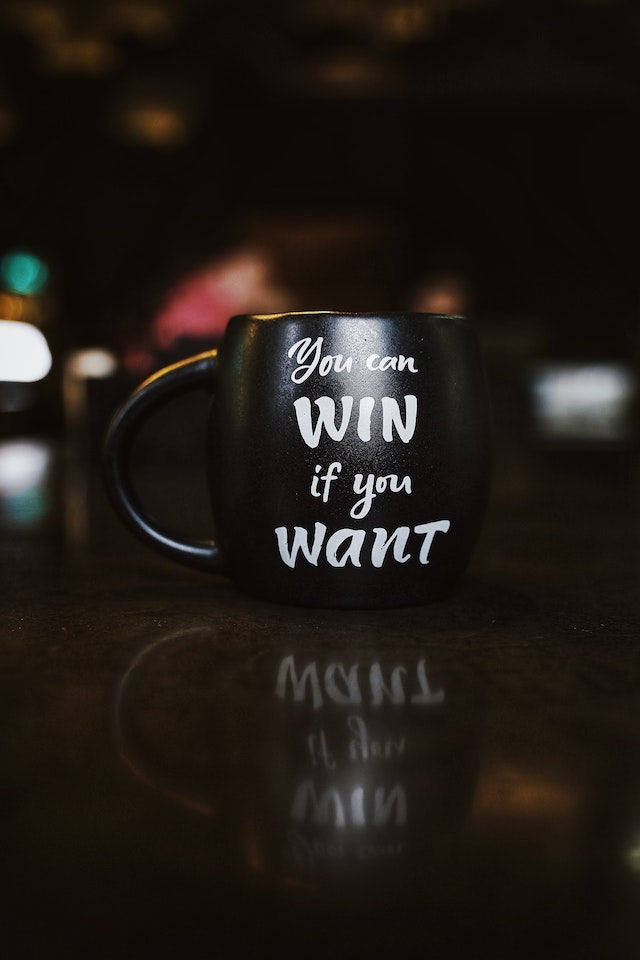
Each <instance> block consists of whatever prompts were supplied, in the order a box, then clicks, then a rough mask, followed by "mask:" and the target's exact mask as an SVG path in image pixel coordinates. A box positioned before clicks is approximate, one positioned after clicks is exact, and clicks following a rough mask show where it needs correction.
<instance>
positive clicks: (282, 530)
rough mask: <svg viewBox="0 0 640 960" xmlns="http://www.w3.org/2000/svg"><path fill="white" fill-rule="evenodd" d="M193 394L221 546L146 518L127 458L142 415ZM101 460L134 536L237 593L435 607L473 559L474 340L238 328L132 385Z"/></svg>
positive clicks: (344, 317)
mask: <svg viewBox="0 0 640 960" xmlns="http://www.w3.org/2000/svg"><path fill="white" fill-rule="evenodd" d="M203 385H204V386H206V387H208V388H209V389H210V390H211V392H212V394H213V400H212V410H211V418H210V426H209V430H208V436H207V440H206V442H207V445H208V460H209V473H210V488H211V495H212V508H213V518H214V524H215V531H216V540H215V542H210V541H209V542H207V541H205V542H203V543H189V542H186V541H180V539H179V538H175V537H173V536H172V535H170V534H167V533H165V532H164V531H161V530H158V529H157V528H156V527H155V525H154V524H153V523H152V522H151V521H149V520H148V518H147V517H146V516H145V515H144V511H143V509H142V507H141V506H140V504H139V503H138V501H137V500H136V498H135V494H134V493H133V491H132V489H131V485H130V482H129V479H128V474H127V461H128V456H129V447H130V442H131V439H132V437H133V435H134V433H135V430H136V429H137V426H138V424H139V422H141V420H142V419H144V418H146V417H147V416H148V415H149V414H150V412H152V411H154V410H155V409H156V407H157V406H158V405H159V404H160V403H162V402H164V400H165V398H166V396H168V395H169V394H170V393H176V392H183V391H184V390H186V389H192V388H193V387H194V386H203ZM105 462H106V475H107V484H108V487H109V489H110V492H111V494H112V499H113V501H114V504H115V506H116V508H117V509H118V511H119V512H120V513H121V515H122V516H123V518H124V519H125V521H126V522H128V523H129V525H130V527H131V528H132V529H133V530H134V531H135V532H136V533H137V534H138V535H140V536H142V537H143V539H146V540H147V541H148V542H150V543H151V544H152V545H154V546H156V547H157V548H159V549H161V550H163V552H165V553H167V554H168V555H170V556H174V557H175V558H176V559H178V560H183V561H185V562H188V563H192V564H195V565H197V566H203V567H206V568H208V569H211V570H214V571H216V572H225V573H228V574H229V575H230V576H231V577H232V579H233V580H234V581H235V583H236V584H237V586H238V587H239V588H240V589H241V590H243V591H244V592H246V593H249V594H252V595H254V596H258V597H261V598H264V599H268V600H274V601H279V602H284V603H294V604H301V605H305V606H320V607H355V608H358V607H360V608H367V607H382V606H404V605H412V604H419V603H425V602H428V601H431V600H435V599H438V598H439V597H442V596H443V595H445V594H447V593H448V592H449V591H450V590H451V589H452V588H453V586H454V585H455V583H456V582H457V581H458V579H459V577H460V576H461V574H462V573H463V571H464V570H465V568H466V566H467V564H468V562H469V559H470V556H471V553H472V551H473V548H474V545H475V543H476V540H477V536H478V533H479V530H480V526H481V522H482V519H483V515H484V511H485V506H486V501H487V495H488V487H489V474H490V418H489V410H488V401H487V392H486V385H485V380H484V374H483V368H482V363H481V358H480V353H479V348H478V343H477V339H476V336H475V333H474V331H473V329H472V327H471V326H470V325H469V324H468V323H467V322H466V321H465V320H463V319H461V318H458V317H447V316H440V315H433V314H398V313H395V314H369V313H366V314H365V313H359V314H341V313H328V312H318V313H290V314H276V315H246V316H238V317H233V318H232V319H231V321H230V322H229V325H228V327H227V331H226V333H225V337H224V340H223V342H222V345H221V347H220V350H219V352H218V353H217V354H216V353H215V352H213V351H212V352H211V353H210V354H202V355H200V356H199V357H197V358H193V359H192V360H189V361H186V362H184V363H182V364H177V365H175V366H174V367H171V368H167V369H166V370H165V371H161V372H160V373H159V374H156V376H155V377H153V378H151V379H150V381H147V384H143V385H142V387H141V388H139V390H138V391H137V392H136V394H134V398H133V399H130V400H129V401H128V402H127V403H126V404H125V405H124V407H123V408H122V409H121V411H120V412H119V414H117V415H116V417H115V418H114V421H113V424H112V427H111V429H110V433H109V436H108V438H107V443H106V461H105Z"/></svg>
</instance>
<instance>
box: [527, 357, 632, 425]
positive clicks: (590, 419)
mask: <svg viewBox="0 0 640 960" xmlns="http://www.w3.org/2000/svg"><path fill="white" fill-rule="evenodd" d="M530 384H531V399H532V414H533V426H534V431H535V433H536V436H537V437H538V438H539V439H542V440H549V441H568V442H586V443H590V442H593V443H598V442H614V443H615V442H618V443H620V442H626V441H628V440H630V439H631V438H632V437H633V435H634V433H635V423H634V418H633V406H634V402H635V398H636V391H637V381H636V377H635V375H634V374H633V372H632V370H631V369H630V368H629V367H627V366H626V365H625V364H616V363H590V364H559V363H550V364H544V365H540V366H539V367H536V368H535V369H534V370H533V371H532V374H531V380H530Z"/></svg>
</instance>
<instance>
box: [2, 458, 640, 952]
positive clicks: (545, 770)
mask: <svg viewBox="0 0 640 960" xmlns="http://www.w3.org/2000/svg"><path fill="white" fill-rule="evenodd" d="M17 442H18V441H11V443H17ZM7 443H9V442H7ZM27 448H29V449H31V451H32V454H33V456H36V457H37V456H39V457H40V460H39V461H38V462H39V464H40V467H39V472H37V471H36V473H35V474H34V475H33V476H34V478H35V479H33V480H32V481H29V482H27V481H25V480H24V479H23V480H22V481H20V482H19V479H18V481H16V480H15V479H14V482H13V485H12V484H11V483H9V482H8V481H6V479H5V482H4V486H3V487H2V491H1V499H2V519H1V523H2V545H1V548H0V556H1V561H2V582H3V590H2V595H3V597H2V621H1V626H0V637H1V646H0V650H1V658H2V681H1V682H2V696H1V698H0V711H1V713H2V725H1V734H2V741H3V743H2V771H3V777H2V781H3V789H2V799H3V803H2V817H3V829H2V835H3V841H2V847H3V870H2V874H3V879H4V881H5V890H4V893H3V896H2V913H3V914H4V916H3V917H2V920H1V923H0V938H1V939H2V940H3V941H4V945H3V949H2V955H3V956H4V957H6V958H7V960H14V958H23V957H24V958H27V957H28V958H49V957H52V958H58V957H59V958H76V957H77V958H80V957H83V958H84V957H87V958H101V960H102V958H105V960H106V958H109V960H110V958H116V957H118V958H119V957H132V958H138V957H145V958H146V957H165V956H166V957H183V958H188V960H192V958H193V960H196V958H214V957H215V958H221V957H230V958H233V957H238V958H244V957H262V956H276V957H278V956H279V957H289V956H310V957H325V958H327V960H329V958H342V957H368V956H375V957H391V956H393V957H400V958H402V957H407V956H421V957H434V956H437V957H454V958H456V957H474V958H476V957H477V958H484V957H499V958H503V957H504V958H511V957H563V958H574V957H575V958H603V960H604V958H625V960H626V958H629V960H631V958H634V957H637V956H638V955H639V952H640V603H639V602H638V569H639V568H638V560H639V555H638V546H639V510H638V506H639V504H638V496H637V493H636V490H637V479H638V464H637V463H636V457H635V456H634V455H631V454H628V453H626V454H616V453H613V454H597V453H592V454H588V455H582V454H563V455H560V454H554V453H542V452H538V453H533V452H531V451H527V450H516V451H511V452H508V451H502V452H498V456H497V458H496V466H495V480H494V487H493V495H492V500H491V504H490V509H489V513H488V517H487V521H486V524H485V527H484V531H483V534H482V537H481V540H480V543H479V544H478V548H477V551H476V554H475V556H474V560H473V563H472V566H471V568H470V570H469V572H468V574H467V576H466V577H465V579H464V581H463V582H462V583H461V584H460V586H459V588H458V590H457V591H456V593H455V594H454V595H453V596H452V597H451V598H450V599H448V600H446V601H443V602H439V603H436V604H432V605H429V606H425V607H415V608H411V609H401V610H382V611H375V612H371V611H362V612H359V611H346V612H345V611H331V610H306V609H301V608H296V607H295V606H279V605H271V604H267V603H263V602H259V601H256V600H252V599H250V598H248V597H245V596H243V595H241V594H240V593H238V592H237V591H236V590H235V588H234V587H233V586H232V585H231V584H230V583H229V582H228V581H227V580H225V579H224V578H216V577H208V576H206V575H204V574H200V573H197V572H194V571H190V570H188V569H186V568H182V567H179V566H176V565H174V564H172V563H171V562H169V561H166V560H164V559H162V558H160V557H158V556H156V555H154V554H153V553H151V552H149V551H148V550H147V549H146V548H145V547H143V546H141V545H139V544H138V543H137V542H136V541H134V540H133V539H132V538H131V536H130V534H129V533H128V532H127V531H125V530H124V529H123V528H122V527H121V526H120V524H119V522H118V521H117V520H116V519H115V517H114V516H113V514H112V512H111V509H110V507H109V506H108V504H107V503H106V499H105V495H104V492H103V488H102V484H101V481H100V478H99V476H98V473H97V469H96V467H95V465H94V464H91V463H88V462H86V461H85V460H84V459H83V458H82V457H81V456H78V455H77V454H71V453H70V452H69V451H68V450H66V449H64V448H61V447H60V446H56V445H54V446H51V445H49V444H46V443H44V444H43V443H39V442H36V441H33V440H31V441H28V442H27ZM3 449H4V452H5V454H6V450H7V444H6V443H5V445H4V447H3ZM37 451H39V454H38V453H37ZM0 452H1V451H0ZM33 456H32V460H33ZM27 459H28V457H27ZM194 469H195V468H194ZM190 472H191V467H189V468H188V469H187V470H185V469H180V468H177V467H176V466H175V465H173V466H172V465H165V466H163V467H161V468H158V467H155V468H154V469H153V470H151V469H150V470H149V471H148V476H146V477H145V476H144V475H143V476H141V478H140V483H141V484H143V485H144V484H145V483H146V485H147V488H148V490H149V491H151V492H150V494H149V495H150V496H153V497H155V498H156V500H157V503H156V509H157V510H158V511H166V514H167V515H168V514H171V512H172V511H173V512H174V513H175V515H176V519H177V517H178V515H179V516H180V517H181V518H182V519H183V521H184V523H185V524H189V523H191V524H192V526H193V527H194V528H195V527H198V528H199V530H198V532H199V533H200V534H201V535H206V531H203V530H202V525H203V524H206V522H207V509H206V503H205V502H204V498H202V497H201V493H202V491H201V489H200V487H199V485H198V484H199V481H197V480H194V478H193V477H192V476H190ZM5 476H6V475H5ZM22 476H23V478H24V476H28V471H27V474H23V475H22ZM18 477H19V474H18ZM21 484H22V485H21Z"/></svg>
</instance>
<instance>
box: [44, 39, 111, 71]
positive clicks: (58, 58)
mask: <svg viewBox="0 0 640 960" xmlns="http://www.w3.org/2000/svg"><path fill="white" fill-rule="evenodd" d="M119 62H120V56H119V53H118V51H117V49H116V48H115V46H114V45H113V44H112V43H111V41H110V40H109V39H108V38H106V37H102V36H99V35H98V34H93V33H75V34H63V35H62V36H51V37H47V39H46V42H45V43H43V44H41V45H40V48H39V50H38V65H39V67H40V68H41V69H42V70H43V71H44V72H45V73H49V74H80V75H85V76H101V75H102V74H105V73H109V72H110V71H111V70H113V69H115V67H117V66H118V64H119Z"/></svg>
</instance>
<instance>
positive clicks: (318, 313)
mask: <svg viewBox="0 0 640 960" xmlns="http://www.w3.org/2000/svg"><path fill="white" fill-rule="evenodd" d="M235 317H244V318H247V319H249V320H258V321H260V322H272V323H273V322H277V321H278V320H284V319H289V318H291V319H295V318H297V317H327V318H330V317H336V318H340V319H345V320H346V319H349V318H353V319H362V320H415V321H420V320H447V321H450V322H452V323H456V324H460V325H462V326H465V327H472V323H471V319H470V317H468V316H467V315H465V314H461V313H425V312H423V311H418V310H381V311H379V312H376V311H375V310H284V311H281V312H277V313H239V314H235V316H234V317H231V319H232V320H233V319H234V318H235Z"/></svg>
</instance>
